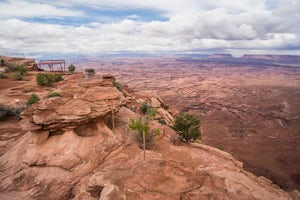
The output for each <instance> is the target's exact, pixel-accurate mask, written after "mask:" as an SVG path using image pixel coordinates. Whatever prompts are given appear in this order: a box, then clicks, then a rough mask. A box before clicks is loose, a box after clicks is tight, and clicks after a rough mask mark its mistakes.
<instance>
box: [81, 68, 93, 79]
mask: <svg viewBox="0 0 300 200" xmlns="http://www.w3.org/2000/svg"><path fill="white" fill-rule="evenodd" d="M84 71H85V73H86V75H87V77H93V76H95V74H96V73H95V70H94V69H92V68H87V69H85V70H84Z"/></svg>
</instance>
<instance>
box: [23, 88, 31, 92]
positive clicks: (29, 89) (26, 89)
mask: <svg viewBox="0 0 300 200" xmlns="http://www.w3.org/2000/svg"><path fill="white" fill-rule="evenodd" d="M23 92H24V93H28V92H32V89H31V88H25V89H24V90H23Z"/></svg>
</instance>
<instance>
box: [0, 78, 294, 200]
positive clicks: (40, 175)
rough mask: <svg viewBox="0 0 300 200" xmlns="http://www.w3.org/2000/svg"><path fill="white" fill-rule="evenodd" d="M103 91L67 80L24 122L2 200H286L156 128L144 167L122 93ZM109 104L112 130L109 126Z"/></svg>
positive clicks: (212, 154) (220, 158)
mask: <svg viewBox="0 0 300 200" xmlns="http://www.w3.org/2000/svg"><path fill="white" fill-rule="evenodd" d="M73 80H74V79H73ZM71 83H73V84H71ZM75 83H76V80H75ZM101 83H102V82H101V80H99V81H98V80H88V81H87V82H84V83H80V84H78V85H74V82H72V80H71V79H66V80H65V82H64V83H62V85H60V86H59V87H58V88H59V89H61V92H62V94H63V97H61V98H56V99H45V100H43V101H41V102H40V103H38V104H36V105H35V106H33V107H32V108H31V109H30V110H28V111H27V112H26V113H24V114H23V116H22V117H23V120H22V121H23V124H24V128H27V130H28V132H27V133H26V134H25V135H24V136H23V137H21V138H20V139H19V140H18V141H17V142H16V143H15V145H14V146H13V147H12V148H11V149H9V150H8V151H7V152H6V153H5V154H4V155H3V156H1V157H0V177H1V178H0V198H1V199H3V200H6V199H7V200H8V199H9V200H11V199H15V200H18V199H29V200H31V199H47V200H52V199H53V200H54V199H66V200H67V199H73V200H82V199H84V200H95V199H101V200H104V199H106V200H109V199H111V200H113V199H170V200H171V199H172V200H173V199H175V200H176V199H178V200H179V199H262V200H264V199H291V196H290V195H289V194H288V193H286V192H284V191H283V190H281V189H280V188H278V186H276V185H274V184H272V183H271V182H270V181H269V180H268V179H266V178H261V177H256V176H254V175H253V174H251V173H249V172H247V171H245V170H244V169H243V168H242V163H240V162H238V161H236V160H235V159H234V158H233V157H232V156H231V155H230V154H228V153H225V152H223V151H221V150H218V149H215V148H212V147H209V146H206V145H201V144H184V143H181V142H180V141H179V140H178V139H177V138H176V133H175V132H174V131H173V130H172V129H171V128H169V127H168V126H165V125H161V124H159V123H157V122H153V123H151V126H155V127H156V128H159V129H160V135H159V137H156V138H155V142H154V144H153V146H152V149H151V150H147V151H146V159H144V157H143V151H142V150H141V149H140V148H139V145H138V143H137V142H136V139H135V135H136V133H135V132H134V131H131V130H130V129H129V128H128V122H129V120H130V119H131V118H137V117H139V114H137V113H135V112H133V111H132V110H130V109H128V108H127V107H125V106H122V105H123V100H124V97H123V96H122V93H120V92H119V91H118V90H116V89H115V88H114V87H112V86H111V85H110V84H108V85H107V83H108V82H107V81H106V84H105V85H106V86H103V85H101ZM91 85H93V86H91ZM111 103H113V105H114V113H115V116H114V120H115V128H114V129H111V128H109V127H110V124H108V123H107V115H109V114H110V113H111V109H110V106H111ZM157 109H160V108H159V107H158V108H157ZM117 111H118V112H117ZM30 114H31V115H32V116H31V115H30ZM28 119H29V121H27V122H28V123H27V124H26V123H24V121H25V120H28ZM37 138H38V140H37ZM36 140H37V141H38V142H37V141H36ZM41 141H42V142H41ZM293 194H294V195H296V194H297V193H296V192H294V193H293Z"/></svg>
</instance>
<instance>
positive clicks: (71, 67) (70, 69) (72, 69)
mask: <svg viewBox="0 0 300 200" xmlns="http://www.w3.org/2000/svg"><path fill="white" fill-rule="evenodd" d="M75 69H76V67H75V65H73V64H71V65H69V67H68V70H69V72H74V71H75Z"/></svg>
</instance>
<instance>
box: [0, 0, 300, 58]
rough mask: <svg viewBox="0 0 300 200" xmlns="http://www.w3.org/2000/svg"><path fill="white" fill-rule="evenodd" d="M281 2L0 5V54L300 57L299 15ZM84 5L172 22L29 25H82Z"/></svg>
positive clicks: (134, 19) (134, 18) (68, 0)
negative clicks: (51, 20) (157, 14)
mask: <svg viewBox="0 0 300 200" xmlns="http://www.w3.org/2000/svg"><path fill="white" fill-rule="evenodd" d="M291 1H293V5H298V4H297V2H296V1H295V0H291ZM39 2H40V3H39ZM276 2H277V3H276V4H274V5H273V6H272V9H269V10H268V9H267V8H266V7H267V5H268V0H244V1H233V0H227V1H224V0H215V1H211V0H201V1H200V0H186V1H182V0H164V1H161V0H143V1H141V0H126V1H120V0H110V1H108V0H107V1H104V0H103V1H96V0H90V1H80V0H65V1H63V2H61V1H56V0H54V1H51V2H50V3H49V2H48V1H40V0H39V1H37V0H36V1H35V0H32V1H30V2H28V1H24V0H23V1H6V2H1V3H0V27H5V28H2V29H0V54H1V53H3V52H4V53H5V52H6V51H14V52H16V51H20V52H22V53H32V52H35V53H39V52H74V53H78V52H85V53H95V52H109V51H195V50H204V51H205V50H213V49H223V50H225V51H233V52H235V53H237V52H238V53H239V52H241V51H247V50H250V51H255V50H256V51H263V50H265V51H272V50H273V49H275V50H276V49H277V50H280V51H286V50H288V49H295V52H296V51H297V52H299V49H300V25H299V23H298V21H299V15H297V12H296V11H295V8H293V7H291V6H289V5H288V4H286V3H284V1H283V0H276ZM269 3H270V2H269ZM80 5H84V6H90V7H93V8H94V9H98V10H101V9H118V8H120V9H124V8H127V9H152V10H154V11H161V12H162V14H164V15H165V16H167V19H168V20H166V21H150V22H145V21H141V19H142V18H141V16H138V15H128V17H127V18H125V19H121V20H120V21H118V22H114V23H111V22H105V23H104V22H102V23H100V22H97V21H96V20H95V22H92V23H90V22H88V23H87V24H81V25H79V26H63V25H59V24H57V25H55V24H43V23H37V22H26V21H24V19H23V17H26V18H30V17H55V18H56V17H64V16H74V17H78V18H77V19H81V18H80V17H82V16H83V15H88V14H89V13H85V14H84V12H83V11H81V12H79V11H74V10H72V9H73V6H80ZM278 5H280V6H281V8H279V7H278ZM269 6H270V5H269ZM21 8H22V9H21ZM297 8H298V7H297ZM286 13H290V14H286ZM287 16H289V17H287ZM290 16H293V17H290ZM74 19H75V20H76V18H74ZM297 49H298V50H297ZM237 50H238V51H237Z"/></svg>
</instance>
